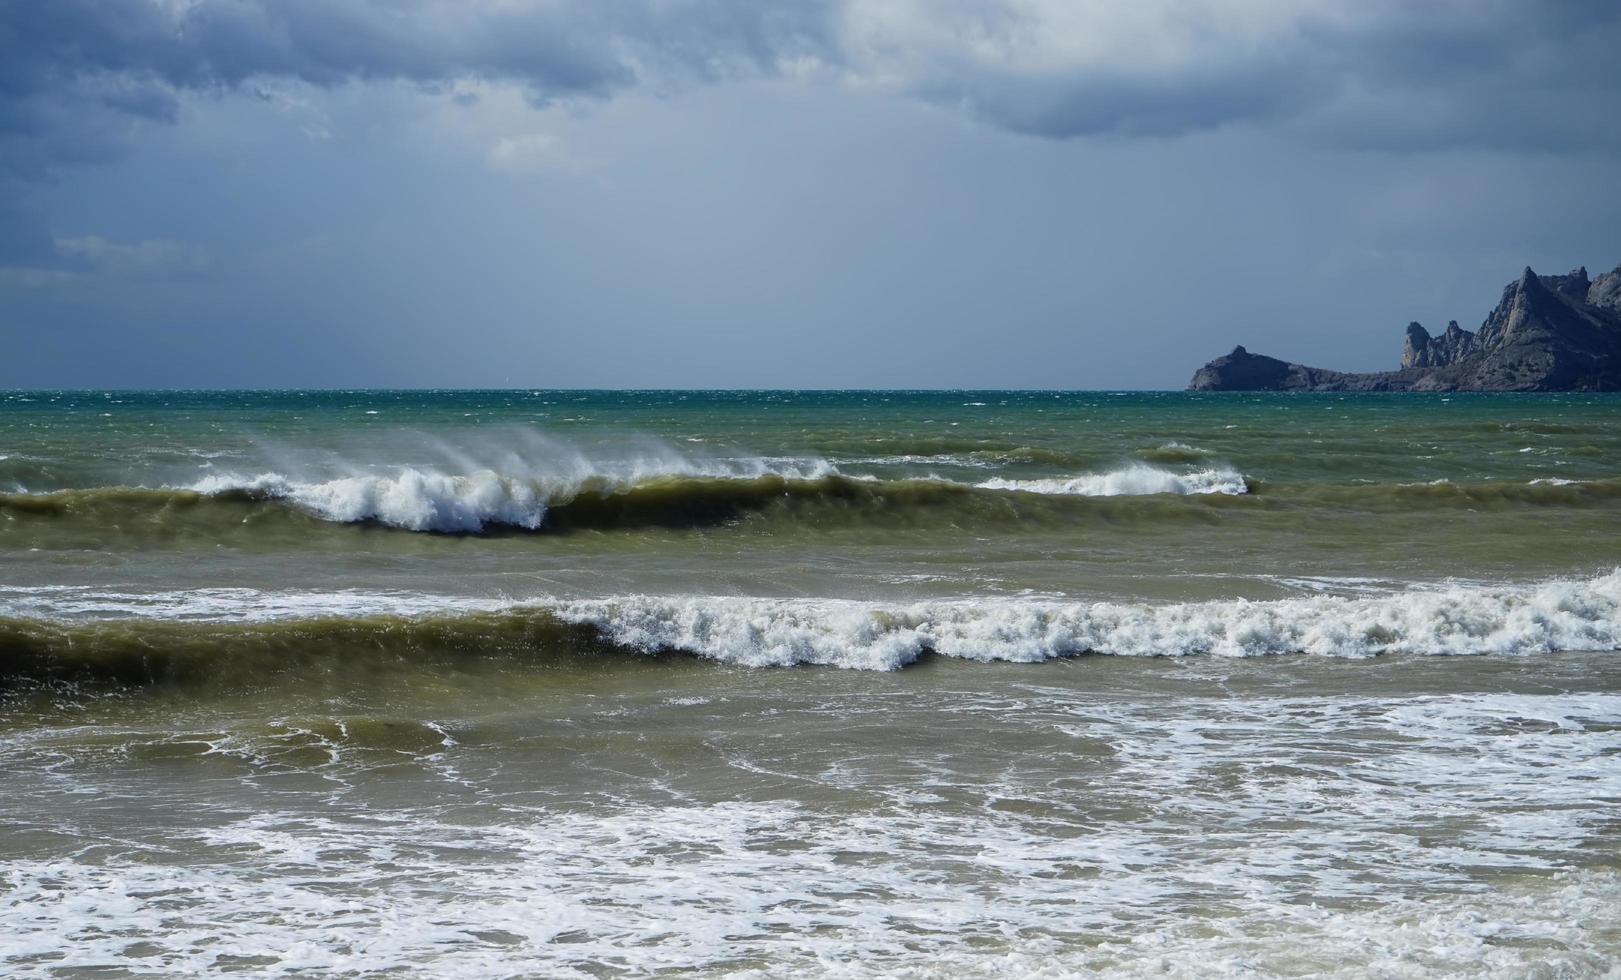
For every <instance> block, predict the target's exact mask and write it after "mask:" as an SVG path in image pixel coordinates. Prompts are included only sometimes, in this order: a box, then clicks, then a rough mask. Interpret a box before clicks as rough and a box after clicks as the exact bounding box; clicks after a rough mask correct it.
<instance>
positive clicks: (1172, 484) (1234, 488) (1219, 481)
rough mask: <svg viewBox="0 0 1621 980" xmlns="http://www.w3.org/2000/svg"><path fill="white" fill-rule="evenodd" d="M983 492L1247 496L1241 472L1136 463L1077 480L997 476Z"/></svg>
mask: <svg viewBox="0 0 1621 980" xmlns="http://www.w3.org/2000/svg"><path fill="white" fill-rule="evenodd" d="M976 486H978V487H979V488H981V489H983V490H1022V491H1024V492H1025V493H1047V494H1064V495H1071V496H1080V497H1123V496H1139V495H1147V494H1157V493H1174V494H1191V493H1224V494H1240V493H1247V492H1248V490H1249V487H1248V485H1247V484H1246V483H1245V482H1244V474H1242V473H1240V472H1238V471H1237V470H1233V469H1227V468H1221V467H1213V468H1210V469H1202V470H1194V471H1192V472H1189V473H1175V472H1172V471H1171V470H1166V469H1160V468H1159V467H1156V466H1148V465H1147V464H1144V463H1133V464H1131V465H1129V466H1124V467H1122V468H1120V469H1117V470H1110V471H1108V472H1106V473H1088V474H1085V475H1083V476H1073V477H1048V478H1044V479H1032V480H1012V479H1007V478H1005V477H996V478H994V479H991V480H986V481H985V482H983V483H979V484H976Z"/></svg>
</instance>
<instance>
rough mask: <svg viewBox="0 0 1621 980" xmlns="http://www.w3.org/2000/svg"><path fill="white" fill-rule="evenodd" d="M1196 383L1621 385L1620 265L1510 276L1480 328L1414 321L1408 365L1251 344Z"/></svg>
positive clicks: (1499, 387) (1346, 387) (1406, 347)
mask: <svg viewBox="0 0 1621 980" xmlns="http://www.w3.org/2000/svg"><path fill="white" fill-rule="evenodd" d="M1188 390H1189V391H1617V390H1621V266H1617V267H1616V268H1615V271H1613V272H1607V273H1605V274H1603V275H1601V276H1599V277H1598V278H1596V279H1591V280H1590V279H1588V277H1587V270H1586V269H1585V268H1581V269H1577V270H1576V271H1574V272H1572V273H1570V274H1569V275H1563V276H1539V275H1537V274H1536V273H1535V272H1532V271H1531V270H1530V269H1529V268H1527V269H1526V270H1525V272H1524V273H1523V274H1521V276H1520V278H1519V279H1517V280H1515V281H1514V282H1511V283H1509V284H1508V286H1507V287H1506V288H1504V290H1503V298H1502V300H1501V301H1500V302H1499V303H1498V304H1497V308H1496V309H1494V310H1492V312H1491V313H1490V314H1489V315H1488V316H1487V317H1486V320H1485V322H1484V323H1482V324H1481V325H1480V329H1479V330H1476V331H1473V332H1471V331H1468V330H1464V329H1463V328H1461V327H1459V326H1458V323H1457V321H1456V320H1454V321H1453V322H1451V323H1449V324H1447V328H1446V330H1444V331H1442V332H1441V333H1440V334H1438V335H1432V334H1431V333H1430V332H1429V331H1428V330H1425V329H1424V328H1423V327H1422V326H1420V325H1419V324H1417V323H1410V324H1408V325H1407V335H1406V338H1405V340H1404V341H1403V343H1402V357H1401V368H1400V369H1399V370H1396V371H1377V372H1373V373H1370V374H1352V373H1348V372H1344V371H1330V370H1327V369H1324V368H1313V367H1306V366H1305V365H1302V364H1293V363H1290V362H1288V361H1280V360H1278V359H1277V358H1275V357H1266V356H1264V355H1261V354H1251V353H1250V352H1249V351H1247V350H1245V349H1244V348H1243V347H1235V348H1233V352H1232V353H1231V354H1228V355H1226V356H1224V357H1218V358H1216V359H1215V360H1213V361H1211V362H1210V363H1209V364H1206V365H1205V366H1204V367H1202V368H1200V369H1199V370H1198V371H1197V372H1195V373H1194V375H1193V381H1192V382H1190V383H1189V384H1188Z"/></svg>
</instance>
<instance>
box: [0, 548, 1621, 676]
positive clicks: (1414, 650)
mask: <svg viewBox="0 0 1621 980" xmlns="http://www.w3.org/2000/svg"><path fill="white" fill-rule="evenodd" d="M501 610H512V611H515V612H523V611H526V610H527V611H541V612H545V613H548V614H550V615H553V616H555V617H557V618H558V619H560V620H562V621H564V622H568V623H574V624H583V625H589V626H592V627H594V628H595V629H597V630H598V631H600V632H601V633H602V634H603V635H604V636H605V637H606V638H608V639H609V640H611V641H613V642H614V643H616V644H619V645H621V646H624V647H628V648H631V649H635V650H641V651H646V652H653V651H658V650H679V651H685V652H688V653H692V654H696V655H698V656H701V657H706V658H709V659H712V660H718V661H722V662H725V663H730V664H737V665H740V666H749V667H777V666H792V665H796V664H820V665H826V666H835V667H846V668H856V669H864V670H895V669H898V668H900V667H903V666H905V665H906V664H909V663H911V662H912V661H914V660H916V659H917V658H918V657H919V656H921V655H922V654H923V653H925V652H926V651H931V650H932V651H934V652H936V653H939V654H942V655H944V656H948V657H956V658H960V659H965V660H978V661H1013V662H1026V663H1028V662H1035V661H1041V660H1049V659H1054V658H1059V657H1069V656H1075V655H1078V654H1083V653H1098V654H1109V655H1114V656H1131V657H1183V656H1193V655H1209V656H1220V657H1259V656H1273V655H1279V654H1290V653H1305V654H1313V655H1318V656H1327V657H1348V658H1365V657H1373V656H1377V655H1381V654H1413V655H1422V656H1449V655H1459V656H1469V655H1487V654H1496V655H1527V654H1537V653H1550V652H1558V651H1570V650H1613V649H1618V648H1621V570H1617V571H1615V572H1611V573H1610V574H1608V575H1603V576H1600V577H1598V578H1594V579H1591V580H1587V581H1574V580H1560V581H1552V582H1547V583H1543V584H1540V585H1529V586H1483V585H1478V584H1461V585H1453V586H1450V587H1435V588H1423V589H1412V590H1409V591H1404V592H1393V593H1388V594H1374V595H1366V596H1361V595H1358V596H1345V595H1328V594H1325V595H1313V596H1306V597H1301V598H1291V599H1277V600H1267V601H1249V600H1244V599H1234V600H1219V601H1208V602H1186V603H1164V604H1152V603H1119V602H1095V603H1076V602H1064V601H1060V600H1055V599H1041V598H1024V597H1019V598H1010V597H988V596H986V597H972V598H960V599H949V600H937V601H927V602H890V603H885V602H871V601H860V600H852V599H837V598H773V597H759V596H707V595H687V596H682V595H669V596H655V595H620V596H611V597H605V598H582V599H564V598H552V597H535V598H527V599H514V598H505V597H485V598H481V597H456V596H436V595H429V594H422V593H410V592H373V591H364V590H342V591H337V592H316V591H309V592H297V591H280V592H260V591H257V590H253V589H200V590H190V591H175V592H152V593H139V592H105V591H99V590H97V589H94V588H90V587H77V586H75V587H62V586H55V587H49V586H48V587H38V588H35V587H0V616H12V617H25V618H50V619H66V620H77V619H105V618H152V619H161V620H188V621H219V622H265V621H270V620H283V619H308V618H318V617H333V616H376V615H395V616H426V615H440V616H443V615H458V614H463V613H469V612H487V611H501Z"/></svg>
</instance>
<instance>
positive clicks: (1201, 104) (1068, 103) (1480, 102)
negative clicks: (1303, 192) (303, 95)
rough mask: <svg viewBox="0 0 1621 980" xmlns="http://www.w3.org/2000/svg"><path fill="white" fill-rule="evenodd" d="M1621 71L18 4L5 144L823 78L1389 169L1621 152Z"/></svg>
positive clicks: (1500, 14)
mask: <svg viewBox="0 0 1621 980" xmlns="http://www.w3.org/2000/svg"><path fill="white" fill-rule="evenodd" d="M1617 50H1621V5H1617V4H1615V3H1613V2H1607V0H1606V2H1597V0H1556V2H1551V3H1548V2H1543V3H1530V2H1502V0H1479V2H1471V3H1419V4H1411V3H1403V4H1393V3H1388V2H1382V0H1367V2H1359V3H1355V4H1351V3H1344V2H1316V3H1313V2H1302V3H1297V4H1283V3H1276V2H1272V0H1257V2H1252V3H1245V4H1236V3H1234V4H1199V3H1191V4H1190V3H1175V4H1172V3H1169V2H1156V0H1143V2H1140V3H1133V4H1112V5H1103V4H1087V3H1073V2H1065V0H986V2H963V0H944V2H929V3H925V2H920V0H868V2H856V0H851V2H848V3H837V2H832V0H687V2H679V0H677V2H670V0H592V2H567V0H564V2H536V3H521V2H499V3H495V2H478V0H471V2H462V0H457V2H449V0H274V2H271V0H49V2H39V0H0V140H3V141H4V144H3V145H4V149H5V151H6V152H5V154H4V164H3V166H4V167H5V169H6V170H7V171H8V172H9V173H10V174H11V175H12V176H23V177H38V176H40V175H42V174H45V173H48V172H49V171H50V170H51V168H52V167H54V166H58V165H62V164H76V163H83V162H88V161H94V160H98V159H106V158H108V157H109V156H112V155H115V154H116V153H117V151H118V147H119V145H120V144H121V143H122V142H123V141H124V139H125V138H126V128H127V124H128V123H129V122H133V121H148V122H160V123H166V122H172V121H174V120H175V119H176V118H177V116H178V111H179V98H180V96H181V95H182V94H183V93H185V92H188V91H209V90H223V89H228V88H231V87H235V86H238V85H241V84H242V83H243V82H245V81H247V80H249V79H253V78H282V79H296V80H299V81H302V82H306V83H309V84H312V85H315V86H323V87H327V86H334V85H339V84H343V83H345V82H350V81H355V80H375V79H399V80H407V81H412V82H417V83H421V84H423V85H433V84H436V83H443V82H446V81H448V80H453V79H457V78H467V77H475V78H483V79H501V80H512V81H516V82H519V83H521V84H523V85H525V86H527V87H528V89H529V91H530V92H531V93H532V95H533V96H534V97H535V98H536V99H540V100H545V99H551V98H556V97H566V96H592V95H605V94H609V93H612V92H614V91H616V90H620V89H623V88H625V87H627V86H631V85H638V84H645V85H652V86H661V85H667V84H680V83H681V82H683V81H691V80H714V79H720V78H725V77H728V76H735V75H747V74H773V73H777V72H779V71H780V70H782V68H783V66H784V65H786V64H797V65H805V64H810V65H814V66H815V67H816V68H818V69H820V70H822V71H824V72H826V73H828V74H831V75H833V76H835V77H842V78H846V79H848V80H851V81H854V82H858V83H862V84H867V85H871V86H875V87H880V88H885V89H889V90H895V91H899V92H904V93H907V94H912V95H916V96H919V97H922V98H925V99H929V100H932V101H936V102H941V103H945V104H950V105H954V106H959V107H962V108H963V109H965V110H967V111H969V112H971V113H973V114H975V115H977V116H979V117H981V118H983V119H985V120H987V121H989V122H991V123H993V124H995V125H999V126H1004V127H1007V128H1011V129H1014V130H1018V131H1021V132H1026V133H1032V134H1037V135H1042V136H1050V137H1059V138H1062V137H1075V136H1084V135H1089V134H1098V133H1113V134H1122V135H1157V136H1169V135H1176V134H1179V133H1182V132H1187V131H1190V130H1198V129H1208V128H1213V127H1217V126H1221V125H1226V124H1231V123H1235V122H1261V123H1267V122H1293V123H1297V124H1299V125H1302V126H1304V127H1305V128H1307V129H1317V130H1319V131H1321V132H1322V133H1324V134H1327V135H1330V136H1331V137H1332V138H1333V139H1335V140H1337V141H1342V142H1346V143H1350V144H1356V143H1358V142H1366V143H1368V144H1369V145H1374V146H1380V147H1387V146H1401V145H1412V146H1415V147H1419V146H1444V145H1449V144H1461V145H1502V146H1507V147H1514V148H1525V147H1524V144H1525V142H1526V141H1527V140H1529V141H1531V142H1532V143H1533V144H1539V143H1549V144H1552V145H1557V146H1561V147H1564V146H1591V147H1601V148H1609V149H1613V148H1615V146H1616V145H1617V143H1618V142H1621V123H1618V122H1617V121H1616V114H1614V113H1606V112H1604V111H1602V109H1601V108H1599V105H1598V104H1596V102H1595V101H1594V100H1596V99H1598V98H1601V97H1604V96H1613V95H1615V94H1616V93H1617V92H1618V91H1621V58H1617V57H1616V56H1615V52H1616V51H1617ZM1532 148H1535V146H1533V147H1532Z"/></svg>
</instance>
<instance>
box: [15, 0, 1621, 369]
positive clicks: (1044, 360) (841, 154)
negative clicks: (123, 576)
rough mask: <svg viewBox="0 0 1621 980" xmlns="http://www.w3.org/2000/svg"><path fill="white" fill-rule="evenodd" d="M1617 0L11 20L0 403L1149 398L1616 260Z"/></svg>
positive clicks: (540, 9) (159, 14)
mask: <svg viewBox="0 0 1621 980" xmlns="http://www.w3.org/2000/svg"><path fill="white" fill-rule="evenodd" d="M1618 51H1621V3H1617V2H1615V0H1540V2H1531V0H1114V2H1103V0H977V2H971V0H936V2H925V0H0V386H4V387H13V388H45V387H120V388H146V387H507V386H512V387H660V388H663V387H697V388H702V387H729V388H763V387H810V388H843V387H904V388H937V387H938V388H1180V387H1182V386H1183V385H1185V384H1186V383H1187V380H1188V378H1189V377H1190V376H1191V374H1192V373H1193V371H1194V370H1195V369H1196V368H1197V367H1198V366H1199V365H1201V364H1202V363H1204V362H1205V361H1206V360H1209V359H1210V358H1212V357H1215V356H1216V355H1218V354H1222V353H1226V352H1227V351H1228V350H1230V349H1231V348H1232V347H1233V345H1234V344H1238V343H1242V344H1244V345H1246V346H1247V347H1248V348H1249V349H1250V350H1252V351H1257V352H1262V353H1268V354H1272V355H1275V356H1279V357H1283V358H1286V359H1289V360H1295V361H1301V362H1304V363H1308V364H1312V365H1316V366H1322V367H1333V368H1338V369H1342V370H1380V369H1387V368H1392V367H1395V366H1396V363H1397V360H1398V358H1399V354H1400V349H1401V339H1402V334H1403V330H1402V328H1403V327H1404V326H1405V325H1406V324H1407V322H1408V321H1410V320H1418V321H1420V322H1422V323H1424V324H1425V325H1426V326H1428V327H1430V328H1431V329H1432V331H1437V330H1439V329H1441V328H1443V327H1444V326H1445V325H1446V322H1447V321H1448V320H1450V319H1456V320H1458V321H1459V322H1460V323H1461V324H1462V325H1463V326H1464V327H1466V328H1471V329H1472V328H1474V327H1476V326H1478V325H1479V323H1480V321H1481V320H1482V319H1483V318H1484V317H1485V315H1486V314H1487V312H1488V311H1489V310H1490V309H1491V307H1492V306H1493V305H1494V304H1495V303H1496V302H1497V299H1498V297H1499V295H1500V292H1501V290H1502V288H1503V286H1504V285H1505V284H1506V283H1508V282H1509V281H1510V280H1512V279H1514V278H1515V277H1517V276H1518V274H1519V272H1520V270H1521V269H1522V268H1524V267H1525V266H1527V265H1530V266H1532V267H1533V268H1535V269H1536V270H1537V271H1539V272H1543V273H1553V272H1565V271H1568V270H1570V269H1572V268H1574V267H1576V266H1578V265H1586V266H1587V268H1588V269H1589V270H1590V271H1592V272H1594V273H1597V272H1599V271H1602V270H1608V269H1610V268H1613V267H1615V266H1616V264H1617V263H1621V194H1618V193H1617V188H1618V187H1621V111H1617V108H1616V106H1617V105H1618V104H1621V102H1618V96H1621V57H1617V55H1616V52H1618Z"/></svg>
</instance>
